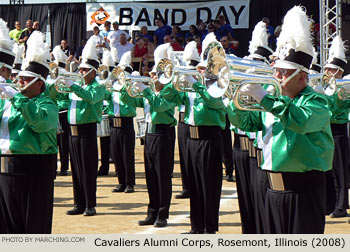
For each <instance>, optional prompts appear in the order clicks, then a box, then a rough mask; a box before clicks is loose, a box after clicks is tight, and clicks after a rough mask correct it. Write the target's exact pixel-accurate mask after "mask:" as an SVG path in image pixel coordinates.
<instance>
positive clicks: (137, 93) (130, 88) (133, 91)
mask: <svg viewBox="0 0 350 252" xmlns="http://www.w3.org/2000/svg"><path fill="white" fill-rule="evenodd" d="M139 82H142V83H143V84H145V85H147V86H149V88H150V89H151V90H152V91H153V92H154V91H155V84H154V82H153V79H152V78H150V77H145V76H132V75H129V76H126V78H125V84H124V85H125V88H126V91H127V92H128V94H129V95H130V96H131V97H143V93H142V91H141V90H139V89H138V88H137V87H135V84H136V83H139Z"/></svg>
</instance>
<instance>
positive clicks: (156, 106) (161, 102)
mask: <svg viewBox="0 0 350 252" xmlns="http://www.w3.org/2000/svg"><path fill="white" fill-rule="evenodd" d="M160 93H162V92H160ZM143 96H144V97H145V98H146V99H147V100H148V102H149V104H150V106H152V108H153V110H154V111H155V112H165V111H167V110H169V109H172V108H174V107H176V106H177V105H176V103H173V102H170V101H169V100H167V99H164V98H163V97H162V96H161V95H156V94H155V93H153V92H152V91H151V90H150V89H149V88H146V89H145V90H143Z"/></svg>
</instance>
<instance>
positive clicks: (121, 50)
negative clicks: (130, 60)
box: [111, 40, 134, 60]
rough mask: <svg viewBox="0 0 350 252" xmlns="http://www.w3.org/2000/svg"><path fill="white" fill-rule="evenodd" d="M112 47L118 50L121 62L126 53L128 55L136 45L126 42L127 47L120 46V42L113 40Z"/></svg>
mask: <svg viewBox="0 0 350 252" xmlns="http://www.w3.org/2000/svg"><path fill="white" fill-rule="evenodd" d="M111 46H112V47H115V48H116V49H117V52H118V59H119V60H120V59H121V58H122V56H123V54H124V53H126V52H127V51H131V50H132V48H133V47H134V44H132V43H130V42H126V44H125V45H122V44H120V42H117V41H115V40H112V41H111Z"/></svg>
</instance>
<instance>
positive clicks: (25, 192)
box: [0, 154, 57, 234]
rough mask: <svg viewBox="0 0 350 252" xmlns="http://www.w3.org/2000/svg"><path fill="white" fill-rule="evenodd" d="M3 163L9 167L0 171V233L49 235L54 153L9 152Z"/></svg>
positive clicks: (55, 156)
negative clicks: (28, 153)
mask: <svg viewBox="0 0 350 252" xmlns="http://www.w3.org/2000/svg"><path fill="white" fill-rule="evenodd" d="M1 159H4V156H1ZM2 161H3V160H2ZM5 162H6V161H5ZM0 163H4V162H0ZM6 163H8V165H9V170H8V171H4V167H1V173H0V233H2V234H25V233H26V234H50V233H51V227H52V212H53V196H54V175H55V170H56V167H57V154H51V155H13V156H12V157H9V162H6Z"/></svg>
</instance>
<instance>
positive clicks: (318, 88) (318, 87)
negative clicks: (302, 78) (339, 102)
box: [314, 84, 325, 94]
mask: <svg viewBox="0 0 350 252" xmlns="http://www.w3.org/2000/svg"><path fill="white" fill-rule="evenodd" d="M314 90H315V91H316V92H317V93H319V94H325V92H324V89H323V87H322V85H320V84H318V85H316V86H315V87H314Z"/></svg>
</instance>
